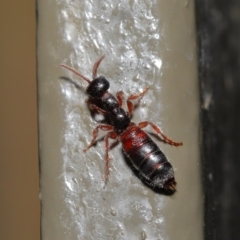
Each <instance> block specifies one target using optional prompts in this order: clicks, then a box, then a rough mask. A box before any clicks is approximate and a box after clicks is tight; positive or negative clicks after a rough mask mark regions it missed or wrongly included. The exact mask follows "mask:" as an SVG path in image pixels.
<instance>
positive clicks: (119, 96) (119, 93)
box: [116, 91, 124, 107]
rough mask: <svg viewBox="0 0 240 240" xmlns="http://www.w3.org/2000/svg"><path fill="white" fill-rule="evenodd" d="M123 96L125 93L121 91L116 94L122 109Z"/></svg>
mask: <svg viewBox="0 0 240 240" xmlns="http://www.w3.org/2000/svg"><path fill="white" fill-rule="evenodd" d="M123 94H124V93H123V91H119V92H117V94H116V96H117V100H118V103H119V106H120V107H121V106H122V103H123Z"/></svg>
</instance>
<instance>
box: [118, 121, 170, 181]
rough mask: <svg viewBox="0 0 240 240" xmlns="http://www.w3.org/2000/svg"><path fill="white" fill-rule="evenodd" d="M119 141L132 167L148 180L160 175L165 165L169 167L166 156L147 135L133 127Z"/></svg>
mask: <svg viewBox="0 0 240 240" xmlns="http://www.w3.org/2000/svg"><path fill="white" fill-rule="evenodd" d="M120 141H121V142H122V146H123V150H124V152H125V153H126V155H127V157H128V158H129V159H130V160H131V162H132V163H133V165H134V167H135V168H136V169H138V170H139V172H140V173H141V174H142V175H143V176H145V177H146V178H147V179H148V180H152V179H153V178H155V177H157V175H159V174H161V172H162V170H163V169H164V168H165V167H164V165H165V164H166V163H167V165H170V163H169V162H168V160H167V158H166V156H165V155H164V154H163V152H162V151H161V150H160V149H159V147H158V146H157V145H156V144H155V143H154V142H153V140H152V139H151V138H150V137H149V136H148V135H147V133H145V132H144V131H142V130H141V129H140V128H139V127H137V126H135V125H134V126H130V127H129V128H127V130H126V131H124V132H123V133H122V134H121V135H120ZM170 166H171V165H170ZM160 177H161V176H160Z"/></svg>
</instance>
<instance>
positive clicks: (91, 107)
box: [85, 99, 107, 114]
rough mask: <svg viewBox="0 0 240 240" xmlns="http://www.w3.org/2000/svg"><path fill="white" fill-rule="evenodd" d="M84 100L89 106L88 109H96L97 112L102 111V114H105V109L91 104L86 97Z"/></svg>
mask: <svg viewBox="0 0 240 240" xmlns="http://www.w3.org/2000/svg"><path fill="white" fill-rule="evenodd" d="M85 102H86V103H87V105H88V107H89V108H90V109H94V110H96V111H97V112H100V113H102V114H107V112H106V111H105V110H103V109H101V108H99V107H98V106H96V105H95V104H92V103H91V102H89V100H88V99H86V101H85Z"/></svg>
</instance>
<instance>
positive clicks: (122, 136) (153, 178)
mask: <svg viewBox="0 0 240 240" xmlns="http://www.w3.org/2000/svg"><path fill="white" fill-rule="evenodd" d="M103 58H104V56H102V57H100V58H99V59H98V60H97V61H96V62H95V64H94V65H93V69H92V80H89V79H88V78H86V77H85V76H83V75H82V74H81V73H80V72H78V71H76V70H74V69H72V68H71V67H69V66H66V65H64V64H60V66H62V67H63V68H66V69H68V70H70V71H71V72H73V73H75V74H76V75H78V76H79V77H80V78H82V79H83V80H85V81H86V82H87V83H88V86H87V88H86V93H87V95H88V96H89V98H88V100H87V101H86V102H87V104H88V106H89V108H90V109H94V110H95V111H97V112H100V113H102V114H104V115H106V116H107V117H108V118H109V119H110V121H109V124H100V125H98V126H97V127H96V128H95V129H94V130H93V132H92V140H91V142H90V144H89V145H88V146H87V148H85V149H84V152H86V151H87V150H88V149H89V148H91V147H92V146H93V145H94V143H95V142H96V139H97V136H98V132H99V130H102V131H106V132H107V133H106V135H105V137H104V142H105V151H106V156H105V175H104V180H105V182H107V180H108V176H109V173H110V172H109V163H110V158H109V139H115V140H118V141H119V142H121V143H122V150H123V152H124V153H125V155H126V156H127V157H128V159H129V160H130V161H131V163H132V165H133V167H134V168H135V169H136V170H137V171H138V172H139V173H140V174H141V176H143V178H144V180H145V181H146V182H147V183H148V185H150V186H152V187H157V188H159V189H163V190H165V191H167V192H168V193H173V192H174V191H175V187H176V184H177V183H176V181H175V178H174V170H173V167H172V165H171V164H170V162H169V161H168V159H167V157H166V156H165V155H164V153H163V152H162V151H161V150H160V148H159V147H158V146H157V144H156V143H155V142H154V141H153V140H152V139H151V137H150V136H149V135H148V134H147V133H146V132H145V131H144V130H143V129H144V128H145V127H147V126H150V127H151V128H152V129H153V130H154V131H155V133H156V134H157V135H158V136H160V138H161V139H162V140H163V142H164V143H167V144H169V145H172V146H176V147H178V146H182V145H183V143H182V142H175V141H172V140H171V139H169V138H168V137H167V136H165V135H164V134H163V132H162V131H161V129H160V128H159V127H158V126H156V125H155V124H154V123H152V122H149V121H144V122H140V123H138V124H135V123H134V122H131V117H132V112H133V110H134V104H133V101H134V100H140V99H141V98H142V97H143V96H144V95H145V94H146V93H147V91H148V89H149V88H146V89H145V90H144V91H143V92H141V93H138V94H131V95H130V96H129V97H128V98H127V101H126V102H127V109H128V111H125V110H124V109H123V108H122V104H123V96H124V93H123V92H122V91H118V92H117V93H116V97H115V96H113V95H112V94H111V93H109V91H108V90H109V87H110V83H109V81H108V80H107V79H106V78H105V77H104V76H99V77H97V69H98V67H99V65H100V63H101V61H102V60H103ZM71 82H72V81H71ZM74 84H75V85H76V86H77V84H76V83H74Z"/></svg>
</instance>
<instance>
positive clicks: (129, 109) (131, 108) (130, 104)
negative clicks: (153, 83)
mask: <svg viewBox="0 0 240 240" xmlns="http://www.w3.org/2000/svg"><path fill="white" fill-rule="evenodd" d="M148 89H149V88H146V89H145V90H144V91H143V92H141V93H138V94H132V95H130V96H129V97H128V99H127V107H128V113H129V115H131V114H132V111H133V108H134V106H133V103H132V102H131V101H132V100H136V99H138V100H140V99H141V98H142V97H143V96H144V94H145V93H146V92H147V91H148Z"/></svg>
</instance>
